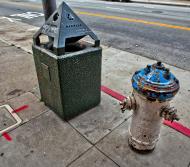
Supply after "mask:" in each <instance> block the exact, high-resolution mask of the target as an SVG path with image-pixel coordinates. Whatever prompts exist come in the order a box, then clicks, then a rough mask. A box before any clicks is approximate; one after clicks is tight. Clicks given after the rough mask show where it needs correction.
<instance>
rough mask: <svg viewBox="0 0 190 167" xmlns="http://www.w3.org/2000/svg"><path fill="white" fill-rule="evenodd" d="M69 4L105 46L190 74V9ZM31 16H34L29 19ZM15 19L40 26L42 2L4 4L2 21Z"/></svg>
mask: <svg viewBox="0 0 190 167" xmlns="http://www.w3.org/2000/svg"><path fill="white" fill-rule="evenodd" d="M66 2H67V3H68V4H69V5H70V6H71V7H72V8H73V9H74V11H75V12H77V14H78V15H79V16H80V18H81V19H82V20H83V21H84V22H85V23H86V24H87V25H88V26H89V27H90V28H92V29H93V30H94V31H95V32H96V34H97V35H98V36H99V38H100V39H101V43H102V44H103V45H107V46H112V47H114V48H118V49H121V50H125V51H128V52H131V53H135V54H139V55H142V56H144V57H149V58H151V59H155V60H160V61H163V62H166V63H168V64H171V65H174V66H177V67H180V68H182V69H186V70H190V65H189V64H190V8H188V7H177V6H176V7H175V6H164V5H152V4H139V3H119V2H105V1H98V0H67V1H66ZM59 3H61V1H58V4H59ZM34 12H37V13H34ZM23 13H25V14H23ZM28 13H29V14H33V15H32V16H31V15H29V17H28V16H26V14H28ZM18 14H20V15H18ZM30 16H31V17H30ZM13 18H14V19H17V20H19V21H22V22H26V23H29V24H32V25H36V26H41V25H42V24H43V23H44V18H43V15H42V7H41V1H40V0H30V1H26V0H8V1H4V0H1V2H0V19H10V21H14V20H12V19H13Z"/></svg>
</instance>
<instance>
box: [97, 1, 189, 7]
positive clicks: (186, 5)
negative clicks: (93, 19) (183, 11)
mask: <svg viewBox="0 0 190 167" xmlns="http://www.w3.org/2000/svg"><path fill="white" fill-rule="evenodd" d="M100 1H108V2H121V3H139V4H152V5H165V6H178V7H190V2H189V4H181V3H173V2H172V3H169V2H151V1H150V2H147V1H135V0H131V1H126V0H100Z"/></svg>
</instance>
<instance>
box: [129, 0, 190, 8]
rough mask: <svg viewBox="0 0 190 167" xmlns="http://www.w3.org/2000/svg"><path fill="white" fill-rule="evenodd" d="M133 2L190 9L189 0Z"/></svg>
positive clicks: (143, 0) (141, 0)
mask: <svg viewBox="0 0 190 167" xmlns="http://www.w3.org/2000/svg"><path fill="white" fill-rule="evenodd" d="M131 2H138V3H149V4H158V5H171V6H184V7H190V1H189V0H131Z"/></svg>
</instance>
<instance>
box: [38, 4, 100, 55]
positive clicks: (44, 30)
mask: <svg viewBox="0 0 190 167" xmlns="http://www.w3.org/2000/svg"><path fill="white" fill-rule="evenodd" d="M41 34H44V35H47V36H48V37H52V38H53V49H54V51H55V53H56V54H57V55H60V54H64V50H65V46H66V44H67V43H72V42H77V41H78V40H80V39H81V38H83V37H85V36H87V35H89V36H90V37H91V38H92V39H93V40H94V41H95V46H99V45H100V40H99V39H98V37H97V36H96V35H95V34H94V33H93V32H92V31H91V30H90V29H89V28H88V26H87V25H86V24H85V23H84V22H83V21H82V20H81V19H80V18H79V17H78V16H77V15H76V14H75V13H74V12H73V11H72V9H71V8H70V7H69V6H68V5H67V4H66V3H65V2H63V3H62V4H61V5H60V6H59V7H58V9H57V10H56V11H55V12H54V13H53V14H52V15H51V16H50V17H49V19H48V20H47V21H46V22H45V23H44V25H43V26H42V27H41V28H40V29H39V31H38V32H37V33H36V34H35V35H34V44H36V45H39V44H40V39H39V36H40V35H41Z"/></svg>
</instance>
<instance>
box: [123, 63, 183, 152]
mask: <svg viewBox="0 0 190 167" xmlns="http://www.w3.org/2000/svg"><path fill="white" fill-rule="evenodd" d="M132 86H133V93H132V95H131V96H129V97H127V98H126V99H125V100H124V101H123V102H122V103H121V106H122V107H121V110H122V111H125V110H126V109H128V110H133V115H132V120H131V124H130V127H129V139H128V140H129V145H130V146H132V147H133V148H134V149H136V150H140V151H148V150H153V149H154V148H155V146H156V143H157V141H158V139H159V135H160V128H161V123H162V119H163V118H164V119H166V120H170V121H174V120H178V116H177V114H176V112H177V110H176V109H175V108H174V107H171V106H170V101H171V100H172V98H173V97H174V96H175V95H176V93H177V92H178V90H179V81H178V80H177V79H176V77H175V76H174V75H173V74H172V73H171V72H170V71H169V69H167V68H165V67H164V65H163V64H162V63H161V62H157V63H156V64H153V65H147V67H146V68H144V69H142V70H139V71H137V72H135V74H134V75H133V77H132Z"/></svg>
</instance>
